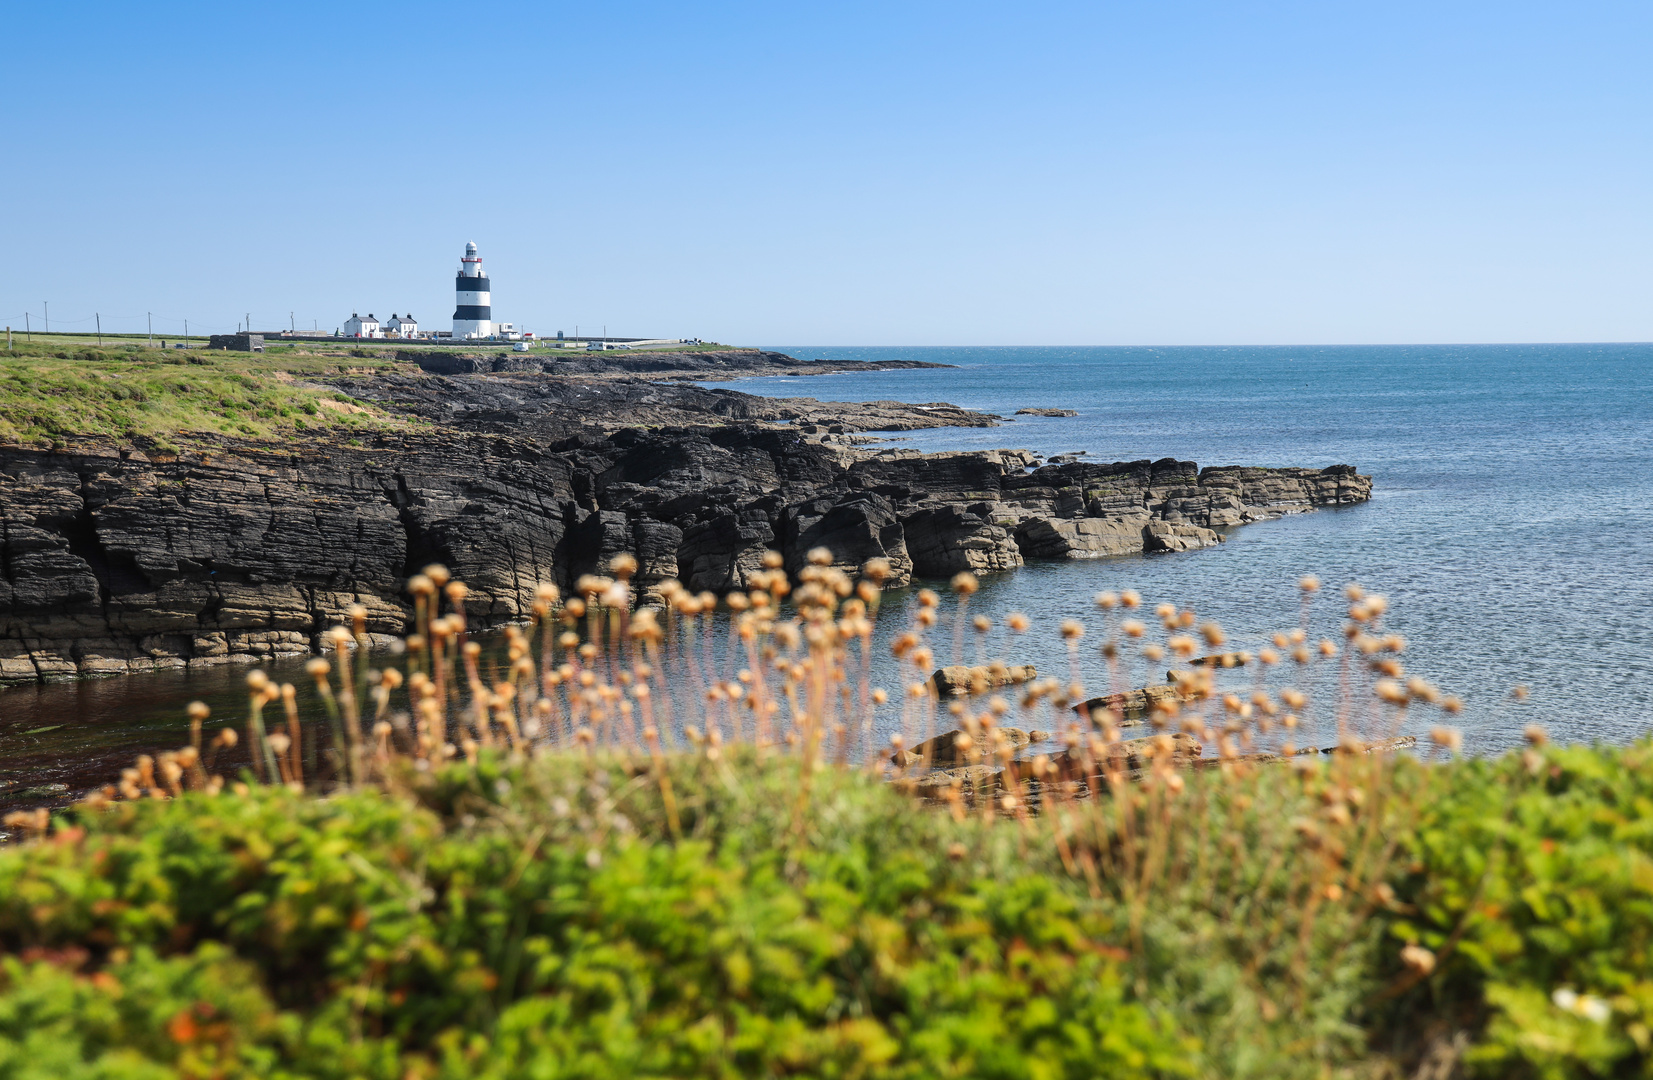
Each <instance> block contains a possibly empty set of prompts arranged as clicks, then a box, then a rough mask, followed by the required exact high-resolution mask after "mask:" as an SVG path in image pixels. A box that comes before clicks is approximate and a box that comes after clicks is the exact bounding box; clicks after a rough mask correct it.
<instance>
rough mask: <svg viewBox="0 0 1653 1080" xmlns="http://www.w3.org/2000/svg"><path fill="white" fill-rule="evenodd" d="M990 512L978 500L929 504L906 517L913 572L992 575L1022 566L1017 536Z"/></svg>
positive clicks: (935, 575) (940, 575) (933, 575)
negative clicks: (994, 518) (957, 503)
mask: <svg viewBox="0 0 1653 1080" xmlns="http://www.w3.org/2000/svg"><path fill="white" fill-rule="evenodd" d="M990 513H991V507H990V506H988V505H986V504H980V503H977V504H973V505H971V506H969V507H960V506H956V505H946V506H937V507H929V508H926V509H923V510H920V511H919V512H918V513H916V514H913V515H911V516H909V517H906V518H903V519H902V522H901V524H902V528H903V529H904V530H905V532H906V543H907V554H908V555H909V556H910V557H911V558H912V562H913V573H915V574H917V575H919V576H920V577H931V578H950V577H952V576H953V575H954V574H957V573H960V572H962V571H965V570H968V571H970V572H971V573H973V574H991V573H998V572H1000V571H1004V570H1014V569H1015V568H1016V567H1018V566H1020V565H1022V552H1021V548H1019V547H1018V546H1017V545H1016V540H1015V537H1014V536H1012V535H1011V532H1010V530H1009V529H1008V528H1006V527H1004V526H1003V525H1000V524H998V523H997V522H995V521H993V520H992V518H991V517H990V516H989V515H990Z"/></svg>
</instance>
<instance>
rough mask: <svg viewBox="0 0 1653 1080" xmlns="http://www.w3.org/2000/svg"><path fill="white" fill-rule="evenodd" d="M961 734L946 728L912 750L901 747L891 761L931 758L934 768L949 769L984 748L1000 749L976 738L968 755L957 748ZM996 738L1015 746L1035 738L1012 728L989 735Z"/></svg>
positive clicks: (910, 762)
mask: <svg viewBox="0 0 1653 1080" xmlns="http://www.w3.org/2000/svg"><path fill="white" fill-rule="evenodd" d="M962 734H963V732H961V731H956V730H955V731H944V732H942V733H941V734H940V735H937V736H935V737H934V738H931V739H925V740H924V741H923V742H921V743H919V744H918V745H917V746H914V747H913V748H912V749H910V750H902V751H898V752H897V753H895V754H892V755H891V756H890V760H891V761H892V762H894V763H896V764H898V765H917V764H919V763H921V762H924V761H928V762H929V763H930V765H931V766H932V767H936V768H947V767H950V766H953V765H958V764H962V763H963V761H964V760H965V759H967V758H971V757H974V756H975V755H976V754H977V753H978V752H980V751H983V750H990V751H991V752H993V753H997V750H995V749H993V748H992V747H989V746H986V745H984V740H983V739H974V740H973V745H972V746H971V749H970V752H969V753H968V754H966V753H963V752H961V751H960V750H959V748H958V737H959V736H960V735H962ZM1041 734H1042V733H1041ZM993 737H996V738H997V739H999V740H1002V742H1001V745H1003V746H1009V747H1011V748H1013V749H1016V748H1020V747H1023V746H1030V745H1032V743H1033V741H1034V740H1033V736H1032V734H1031V733H1029V732H1026V731H1023V730H1022V729H1021V728H1013V727H1000V728H994V729H993V735H992V736H990V737H989V738H993ZM977 760H980V758H977Z"/></svg>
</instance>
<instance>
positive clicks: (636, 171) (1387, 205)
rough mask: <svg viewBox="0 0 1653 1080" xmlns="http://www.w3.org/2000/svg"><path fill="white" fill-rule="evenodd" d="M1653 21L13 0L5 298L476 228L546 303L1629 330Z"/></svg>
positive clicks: (1645, 325)
mask: <svg viewBox="0 0 1653 1080" xmlns="http://www.w3.org/2000/svg"><path fill="white" fill-rule="evenodd" d="M1650 31H1653V5H1648V4H1647V3H1645V2H1639V3H1619V4H1614V3H1577V2H1574V3H1544V4H1532V3H1474V4H1468V3H1450V2H1441V0H1435V2H1430V3H1404V2H1394V0H1384V2H1382V3H1327V2H1324V0H1322V2H1319V3H1302V4H1292V3H1272V4H1243V3H1216V2H1208V3H1201V2H1174V0H1161V2H1152V0H1141V2H1137V3H1060V2H1052V3H1043V4H1006V3H992V4H977V3H960V2H957V0H949V2H946V3H933V4H932V3H887V2H886V3H876V4H855V3H840V4H794V3H775V2H773V0H770V2H767V3H750V4H736V3H726V4H708V3H692V2H691V3H602V4H596V3H590V2H587V3H580V4H563V3H533V4H518V3H511V2H506V0H491V2H490V3H486V4H474V3H473V4H467V3H458V2H450V3H445V4H425V3H397V4H369V3H348V2H344V3H329V4H311V3H282V4H270V3H265V4H224V3H214V4H200V5H192V4H176V3H154V4H113V3H101V4H100V3H78V4H77V3H70V2H65V3H52V4H13V5H10V6H9V7H8V8H7V11H6V27H5V31H4V39H3V40H4V46H3V48H4V62H3V64H0V93H3V94H4V100H5V101H6V103H7V106H8V107H7V109H6V110H5V113H4V116H5V126H6V136H7V153H6V155H5V164H4V167H3V168H0V220H3V223H4V237H5V241H4V251H5V258H4V260H0V318H4V319H5V320H6V321H8V322H12V323H14V324H17V325H21V323H22V317H21V316H22V313H23V312H24V311H25V310H29V311H32V312H36V313H38V312H40V311H41V305H42V302H43V301H49V302H50V304H51V310H52V314H53V325H54V329H56V328H63V329H70V328H73V329H81V328H86V329H90V327H91V325H92V324H91V322H90V321H85V322H81V321H78V320H90V318H91V316H92V314H93V313H94V312H95V311H96V312H101V313H103V315H104V319H105V326H106V327H109V326H114V327H117V328H120V329H138V328H141V327H142V324H143V314H144V312H146V311H153V312H154V313H155V314H156V316H157V322H156V326H157V329H164V330H166V331H167V332H170V333H176V332H177V330H178V328H179V326H180V323H179V322H178V320H180V319H182V318H184V317H188V318H189V319H190V320H191V326H192V328H195V327H200V328H208V327H211V328H221V329H229V328H233V326H234V324H235V323H236V321H237V320H239V319H240V318H241V316H242V314H243V313H244V312H248V311H250V312H252V317H253V322H254V323H255V324H256V325H257V326H258V327H259V328H265V327H273V326H284V325H286V324H287V319H288V312H289V311H292V312H295V313H296V319H297V321H298V322H300V323H301V324H302V325H304V326H309V325H310V324H311V322H312V320H314V321H315V322H317V323H318V324H319V325H320V326H322V327H323V328H325V329H331V328H333V327H335V326H338V325H340V324H342V322H343V321H344V319H345V318H347V317H348V316H349V315H350V313H351V312H352V311H360V312H363V313H366V312H368V311H372V312H373V313H375V314H377V315H379V316H381V317H383V316H387V315H389V314H390V313H391V312H392V311H397V312H403V311H408V310H410V309H411V311H412V312H413V314H414V315H416V316H417V317H418V318H419V320H420V321H421V323H422V324H424V325H426V326H435V327H439V328H446V327H447V326H448V321H449V317H450V316H451V314H452V305H453V295H452V275H453V272H454V269H455V268H456V264H457V260H458V257H459V254H460V251H461V248H462V247H463V245H464V243H465V241H467V240H475V241H476V242H477V243H478V244H479V245H480V246H481V248H482V253H483V255H484V257H485V259H486V265H487V267H488V269H489V271H490V273H491V274H492V276H493V278H494V281H495V292H494V311H495V317H496V318H499V319H507V320H511V321H514V322H517V323H519V324H525V325H527V326H528V327H529V328H530V329H534V330H537V331H541V332H546V331H550V332H554V331H556V330H558V329H563V330H569V331H572V330H573V329H574V327H575V325H576V324H578V325H579V327H580V329H581V330H582V331H587V332H589V331H591V330H595V329H597V328H599V327H601V326H603V325H605V324H606V325H607V327H608V330H609V332H610V333H611V334H616V335H618V334H625V335H654V334H661V335H671V336H679V335H690V334H693V335H699V336H702V337H706V338H714V339H718V340H723V341H730V342H740V343H774V342H818V343H824V344H830V343H840V344H852V343H858V344H877V343H891V344H916V343H936V344H959V343H983V344H995V343H1003V344H1113V343H1121V344H1138V343H1162V344H1170V343H1232V344H1243V343H1263V342H1281V343H1289V342H1397V341H1399V342H1422V341H1427V342H1444V341H1557V340H1575V341H1577V340H1585V341H1605V340H1648V339H1653V197H1650V196H1653V139H1650V135H1653V131H1650V128H1653V63H1650V62H1649V60H1648V46H1649V42H1650V41H1653V36H1650ZM163 318H164V320H165V321H162V319H163ZM71 320H77V321H71Z"/></svg>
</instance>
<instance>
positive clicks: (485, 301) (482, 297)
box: [453, 243, 494, 341]
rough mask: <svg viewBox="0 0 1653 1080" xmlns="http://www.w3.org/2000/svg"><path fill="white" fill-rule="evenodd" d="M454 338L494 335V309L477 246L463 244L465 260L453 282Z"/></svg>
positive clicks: (460, 262) (461, 261)
mask: <svg viewBox="0 0 1653 1080" xmlns="http://www.w3.org/2000/svg"><path fill="white" fill-rule="evenodd" d="M454 294H455V295H454V304H455V306H454V309H453V338H454V340H455V341H463V340H465V339H466V338H471V339H472V340H475V339H476V338H485V337H492V336H493V333H494V324H493V321H492V320H493V307H492V303H493V301H492V299H491V297H490V292H489V286H488V275H487V273H486V272H485V271H484V270H483V269H482V256H480V255H478V254H477V253H476V245H475V244H474V243H473V244H466V245H465V257H464V258H462V259H460V260H459V276H458V277H456V278H455V279H454Z"/></svg>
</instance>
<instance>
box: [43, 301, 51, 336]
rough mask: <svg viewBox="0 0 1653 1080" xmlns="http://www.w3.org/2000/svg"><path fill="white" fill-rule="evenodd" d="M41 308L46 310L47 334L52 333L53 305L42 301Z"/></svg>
mask: <svg viewBox="0 0 1653 1080" xmlns="http://www.w3.org/2000/svg"><path fill="white" fill-rule="evenodd" d="M40 306H41V307H43V308H45V309H46V330H45V332H46V333H48V334H49V333H51V332H52V305H51V302H50V301H49V300H42V301H40Z"/></svg>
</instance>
